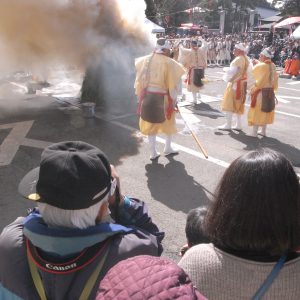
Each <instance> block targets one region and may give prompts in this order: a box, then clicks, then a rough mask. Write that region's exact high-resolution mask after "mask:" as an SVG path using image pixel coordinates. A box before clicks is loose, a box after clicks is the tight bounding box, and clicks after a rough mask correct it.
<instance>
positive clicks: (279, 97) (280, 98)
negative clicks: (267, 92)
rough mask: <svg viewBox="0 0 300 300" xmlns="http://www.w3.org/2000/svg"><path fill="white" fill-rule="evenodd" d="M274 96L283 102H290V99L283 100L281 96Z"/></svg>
mask: <svg viewBox="0 0 300 300" xmlns="http://www.w3.org/2000/svg"><path fill="white" fill-rule="evenodd" d="M276 98H277V100H278V102H281V103H285V104H286V103H290V101H288V100H284V99H283V98H282V97H281V96H278V95H276Z"/></svg>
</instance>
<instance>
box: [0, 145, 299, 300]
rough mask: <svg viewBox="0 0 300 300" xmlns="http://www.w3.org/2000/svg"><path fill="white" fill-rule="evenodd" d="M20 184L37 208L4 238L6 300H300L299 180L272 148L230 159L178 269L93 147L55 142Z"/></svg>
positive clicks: (0, 256)
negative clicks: (123, 193)
mask: <svg viewBox="0 0 300 300" xmlns="http://www.w3.org/2000/svg"><path fill="white" fill-rule="evenodd" d="M19 191H20V192H21V193H22V194H23V195H24V196H26V198H28V199H30V200H34V201H36V202H37V204H38V209H37V208H35V209H33V210H31V211H30V212H29V215H28V216H27V217H25V218H23V217H22V218H18V219H17V220H16V221H14V222H13V223H11V224H9V225H8V226H7V227H5V228H4V230H3V232H2V233H1V235H0V298H1V299H8V300H9V299H18V300H19V299H43V300H47V299H98V300H100V299H107V300H108V299H141V300H143V299H163V300H164V299H186V300H188V299H195V300H196V299H202V300H204V299H206V298H207V299H225V300H226V299H250V298H251V299H262V297H264V299H284V298H285V299H298V298H299V294H300V287H299V284H298V282H299V280H300V257H299V252H298V250H299V246H300V235H299V232H300V192H299V181H298V178H297V175H296V173H295V171H294V169H293V166H292V164H291V163H290V161H289V160H288V159H287V158H286V157H285V156H284V155H283V154H281V153H279V152H276V151H274V150H271V149H268V148H262V149H259V150H254V151H250V152H248V153H246V154H244V155H242V156H240V157H239V158H237V159H236V160H234V161H233V162H232V163H231V165H230V166H229V167H228V169H227V170H226V171H225V173H224V175H223V176H222V178H221V180H220V182H219V185H218V186H217V189H216V191H215V193H213V198H212V199H211V200H212V201H211V204H210V205H209V206H208V207H199V208H195V209H192V210H191V211H190V212H189V213H188V216H187V223H186V228H185V230H186V237H187V245H186V246H185V247H184V248H183V249H182V251H181V256H182V259H181V260H180V262H179V264H178V265H176V263H175V262H172V261H170V260H168V259H164V258H160V257H159V256H160V255H161V252H162V245H161V241H162V239H163V237H164V234H163V233H162V232H160V231H159V229H158V227H157V226H156V225H155V224H154V223H153V221H152V220H151V218H150V216H149V213H148V211H147V207H146V203H144V202H142V201H140V200H137V199H135V198H132V197H127V196H123V195H122V194H121V192H120V180H119V177H118V175H117V172H116V170H115V169H114V167H113V166H111V165H110V164H109V161H108V159H107V157H106V155H105V154H104V153H103V152H102V151H101V150H100V149H98V148H97V147H94V146H92V145H89V144H87V143H84V142H80V141H75V142H61V143H57V144H53V145H51V146H49V147H47V148H46V149H45V150H44V152H43V153H42V159H41V163H40V166H39V167H38V168H36V169H34V170H32V171H30V172H29V173H28V174H27V175H26V176H25V177H24V178H23V180H22V181H21V183H20V185H19ZM275 279H276V280H275Z"/></svg>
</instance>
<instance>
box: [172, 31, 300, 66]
mask: <svg viewBox="0 0 300 300" xmlns="http://www.w3.org/2000/svg"><path fill="white" fill-rule="evenodd" d="M166 38H169V39H171V40H173V41H174V43H175V41H176V40H178V39H182V40H183V41H184V40H186V39H187V40H189V39H195V38H197V36H187V35H184V36H180V35H178V34H177V35H176V34H172V35H167V36H166ZM202 38H204V40H205V41H207V42H209V41H210V40H211V39H214V41H215V42H216V43H224V40H225V39H226V38H227V40H229V41H230V43H231V50H233V48H234V45H235V44H237V43H244V44H245V45H246V46H247V48H248V53H247V54H248V56H249V57H251V58H256V59H258V58H259V54H260V53H261V51H262V49H264V48H267V47H268V48H269V49H271V51H272V53H273V58H272V61H273V62H274V63H275V65H276V66H278V67H282V68H284V67H285V62H286V60H287V59H292V58H295V57H297V58H299V57H300V41H299V40H296V39H294V38H292V37H290V36H289V35H288V34H287V33H276V32H275V33H273V32H269V33H265V32H264V33H261V32H259V31H258V32H252V33H244V34H228V35H226V36H222V35H219V34H215V33H212V34H204V35H202ZM185 46H186V47H189V43H188V42H186V45H185Z"/></svg>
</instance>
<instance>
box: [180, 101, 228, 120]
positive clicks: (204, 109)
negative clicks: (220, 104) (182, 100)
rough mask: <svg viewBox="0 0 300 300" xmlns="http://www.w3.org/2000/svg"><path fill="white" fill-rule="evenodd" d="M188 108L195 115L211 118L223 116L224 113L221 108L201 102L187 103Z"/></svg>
mask: <svg viewBox="0 0 300 300" xmlns="http://www.w3.org/2000/svg"><path fill="white" fill-rule="evenodd" d="M184 107H185V108H186V109H189V110H190V111H191V113H192V114H193V115H196V116H197V115H198V116H203V117H208V118H210V119H218V118H220V117H221V118H223V117H224V114H223V113H222V112H220V110H218V109H215V108H213V107H211V106H210V105H209V104H207V103H204V102H201V103H198V104H196V105H193V104H191V105H187V106H184ZM185 114H186V112H185Z"/></svg>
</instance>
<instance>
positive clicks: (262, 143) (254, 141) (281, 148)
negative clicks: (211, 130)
mask: <svg viewBox="0 0 300 300" xmlns="http://www.w3.org/2000/svg"><path fill="white" fill-rule="evenodd" d="M229 136H231V137H232V138H234V139H235V140H237V141H239V142H241V143H243V144H245V145H246V147H244V150H249V151H251V150H255V149H259V148H263V147H267V148H271V149H273V150H276V151H278V152H281V153H283V154H284V155H285V156H286V157H287V158H288V159H289V160H290V161H291V162H292V164H293V165H294V166H295V167H300V150H299V149H298V148H296V147H294V146H292V145H290V144H285V143H283V142H281V141H279V140H277V139H275V138H272V137H259V138H255V137H251V136H249V135H246V134H245V133H244V132H242V131H241V132H239V133H238V134H236V133H234V132H230V133H229Z"/></svg>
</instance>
